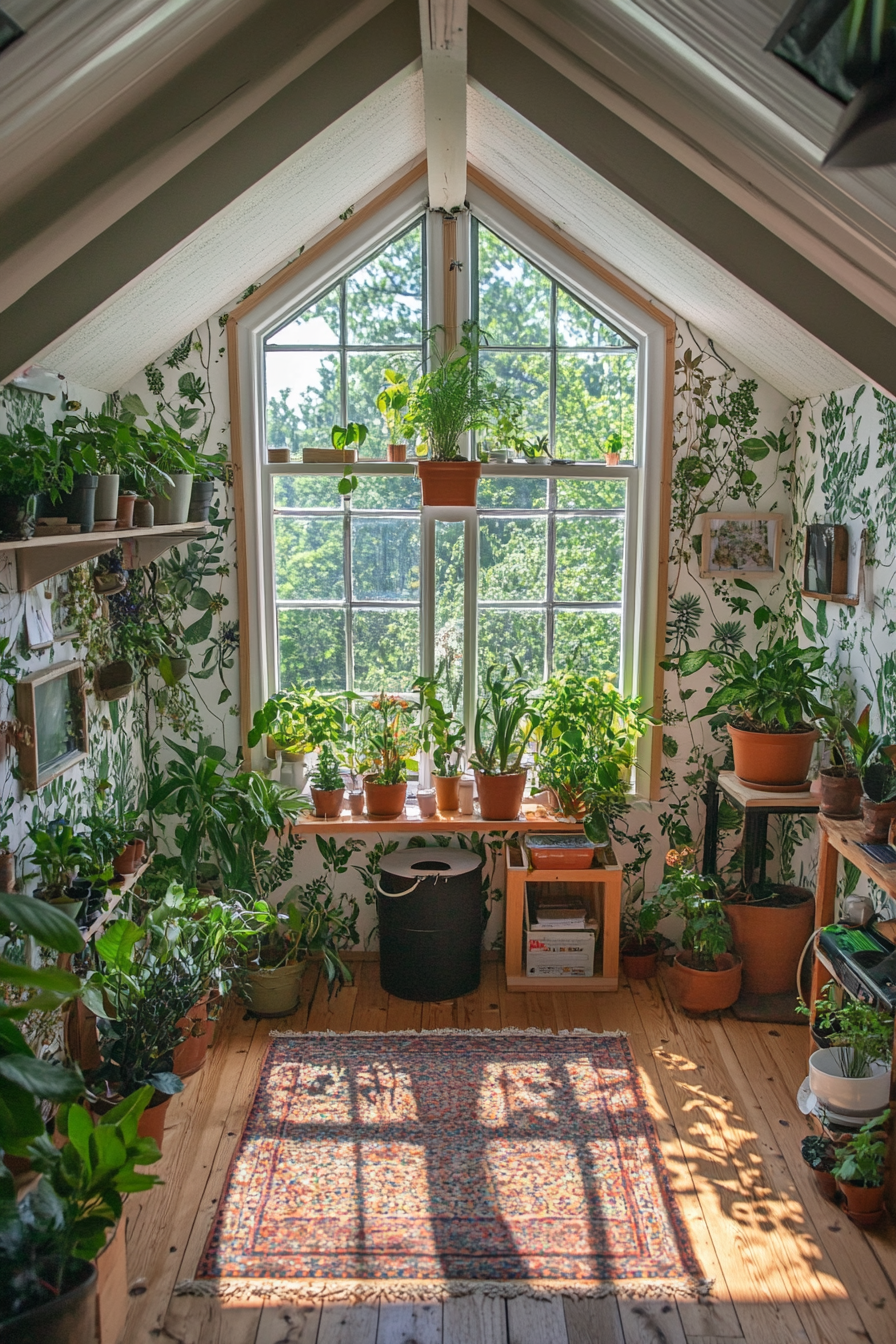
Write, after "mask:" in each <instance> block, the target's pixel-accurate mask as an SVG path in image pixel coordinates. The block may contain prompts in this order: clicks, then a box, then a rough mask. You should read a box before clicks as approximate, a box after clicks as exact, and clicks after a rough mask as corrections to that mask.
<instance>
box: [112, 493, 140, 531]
mask: <svg viewBox="0 0 896 1344" xmlns="http://www.w3.org/2000/svg"><path fill="white" fill-rule="evenodd" d="M136 503H137V496H136V495H119V496H118V511H117V517H116V522H117V524H118V526H119V527H133V526H134V505H135V504H136Z"/></svg>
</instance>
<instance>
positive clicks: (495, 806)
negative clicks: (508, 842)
mask: <svg viewBox="0 0 896 1344" xmlns="http://www.w3.org/2000/svg"><path fill="white" fill-rule="evenodd" d="M473 773H474V774H475V776H476V792H477V793H478V794H479V815H480V816H481V817H482V819H483V821H515V820H516V818H517V817H518V816H519V814H520V808H521V807H522V805H523V794H524V793H525V792H526V775H527V774H528V771H526V770H517V771H515V772H514V773H513V774H512V775H484V774H483V773H482V771H481V770H475V771H474V772H473Z"/></svg>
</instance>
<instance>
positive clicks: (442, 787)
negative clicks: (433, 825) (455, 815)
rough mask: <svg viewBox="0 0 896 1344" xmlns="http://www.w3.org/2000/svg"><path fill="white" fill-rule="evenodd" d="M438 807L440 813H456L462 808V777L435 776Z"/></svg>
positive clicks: (433, 779)
mask: <svg viewBox="0 0 896 1344" xmlns="http://www.w3.org/2000/svg"><path fill="white" fill-rule="evenodd" d="M432 782H433V786H434V788H435V791H436V807H437V808H438V809H439V811H440V812H456V811H457V810H458V808H459V807H460V775H433V777H432Z"/></svg>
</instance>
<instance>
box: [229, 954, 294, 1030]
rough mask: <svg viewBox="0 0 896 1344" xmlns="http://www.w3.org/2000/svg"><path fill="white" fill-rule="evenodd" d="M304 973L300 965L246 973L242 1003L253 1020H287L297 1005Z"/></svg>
mask: <svg viewBox="0 0 896 1344" xmlns="http://www.w3.org/2000/svg"><path fill="white" fill-rule="evenodd" d="M304 973H305V963H304V961H299V962H291V963H290V964H289V965H288V966H277V967H276V968H274V969H272V970H269V969H268V968H267V967H262V968H260V969H259V970H257V971H250V972H249V974H248V983H247V985H246V988H245V989H244V991H243V996H242V997H243V1001H244V1002H245V1004H246V1006H247V1007H248V1008H249V1010H250V1011H251V1012H253V1013H254V1014H255V1016H256V1017H289V1015H290V1013H294V1012H295V1010H296V1009H297V1008H298V1006H299V1003H300V1001H301V997H302V976H303V975H304Z"/></svg>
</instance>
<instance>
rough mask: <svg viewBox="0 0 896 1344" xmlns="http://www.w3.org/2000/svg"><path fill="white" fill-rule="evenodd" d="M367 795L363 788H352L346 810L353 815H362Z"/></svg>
mask: <svg viewBox="0 0 896 1344" xmlns="http://www.w3.org/2000/svg"><path fill="white" fill-rule="evenodd" d="M366 801H367V796H366V794H365V793H364V790H363V789H352V791H351V793H350V794H349V796H348V810H349V812H351V814H352V816H353V817H363V815H364V804H365V803H366Z"/></svg>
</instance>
